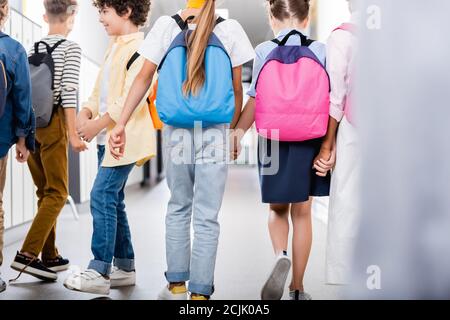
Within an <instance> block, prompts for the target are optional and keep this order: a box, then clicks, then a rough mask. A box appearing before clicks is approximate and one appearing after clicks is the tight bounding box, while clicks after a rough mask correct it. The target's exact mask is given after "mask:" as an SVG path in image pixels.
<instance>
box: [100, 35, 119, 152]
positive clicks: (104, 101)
mask: <svg viewBox="0 0 450 320" xmlns="http://www.w3.org/2000/svg"><path fill="white" fill-rule="evenodd" d="M116 48H117V44H114V45H113V47H112V48H111V52H110V53H109V55H108V57H107V58H106V61H105V66H104V68H103V75H102V84H101V87H100V106H99V116H100V117H102V116H104V115H105V113H107V112H108V96H109V95H108V87H109V74H110V71H111V61H112V57H113V56H114V52H115V51H116ZM106 135H107V130H106V129H103V130H102V131H101V132H100V133H99V134H98V135H97V144H98V145H100V146H104V145H106Z"/></svg>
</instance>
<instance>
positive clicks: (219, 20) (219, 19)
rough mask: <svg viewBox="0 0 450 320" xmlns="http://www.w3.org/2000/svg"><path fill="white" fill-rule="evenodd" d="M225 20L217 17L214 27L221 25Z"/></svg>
mask: <svg viewBox="0 0 450 320" xmlns="http://www.w3.org/2000/svg"><path fill="white" fill-rule="evenodd" d="M226 20H227V19H225V18H222V17H221V16H219V17H218V18H217V20H216V26H217V25H218V24H221V23H222V22H224V21H226Z"/></svg>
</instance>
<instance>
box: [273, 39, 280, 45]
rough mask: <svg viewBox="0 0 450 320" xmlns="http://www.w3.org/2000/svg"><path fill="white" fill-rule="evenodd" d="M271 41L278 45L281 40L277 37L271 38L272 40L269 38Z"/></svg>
mask: <svg viewBox="0 0 450 320" xmlns="http://www.w3.org/2000/svg"><path fill="white" fill-rule="evenodd" d="M271 41H272V42H273V43H275V44H277V45H280V43H281V41H280V40H278V39H273V40H271Z"/></svg>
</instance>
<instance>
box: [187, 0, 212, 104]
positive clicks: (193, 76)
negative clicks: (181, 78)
mask: <svg viewBox="0 0 450 320" xmlns="http://www.w3.org/2000/svg"><path fill="white" fill-rule="evenodd" d="M215 9H216V6H215V0H206V3H205V5H204V6H203V9H202V10H201V12H200V14H199V15H198V17H197V18H196V21H197V28H196V29H195V30H194V31H193V32H192V34H191V35H190V36H188V37H189V38H188V39H187V41H186V42H187V51H188V62H187V79H186V82H185V83H184V84H183V93H184V95H185V96H188V95H189V94H192V95H194V96H196V95H198V94H199V92H200V90H201V89H202V88H203V86H204V84H205V81H206V72H205V53H206V48H207V46H208V42H209V38H210V37H211V33H212V32H213V30H214V27H215V25H216V10H215Z"/></svg>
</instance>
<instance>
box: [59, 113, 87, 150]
mask: <svg viewBox="0 0 450 320" xmlns="http://www.w3.org/2000/svg"><path fill="white" fill-rule="evenodd" d="M76 112H77V111H76V108H64V117H65V119H66V126H67V132H68V133H69V141H70V145H71V146H72V149H73V151H75V152H83V151H85V150H87V148H88V147H87V145H86V144H85V143H84V142H83V141H81V139H80V136H79V135H78V134H77V129H76V117H77V114H76Z"/></svg>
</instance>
